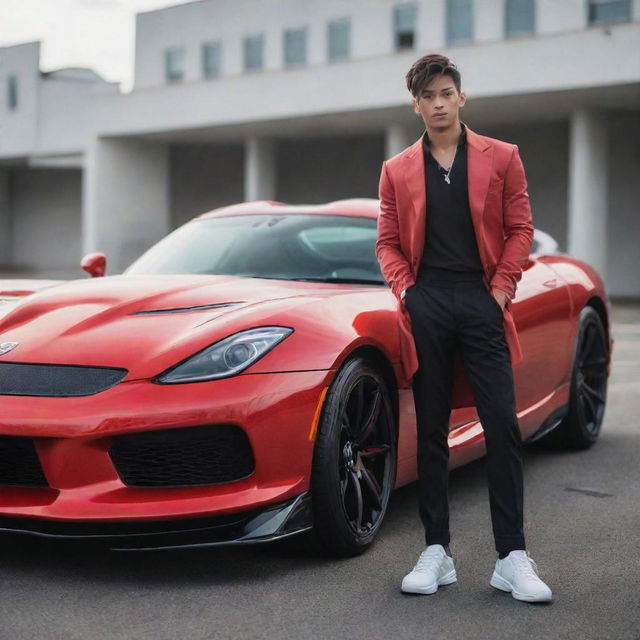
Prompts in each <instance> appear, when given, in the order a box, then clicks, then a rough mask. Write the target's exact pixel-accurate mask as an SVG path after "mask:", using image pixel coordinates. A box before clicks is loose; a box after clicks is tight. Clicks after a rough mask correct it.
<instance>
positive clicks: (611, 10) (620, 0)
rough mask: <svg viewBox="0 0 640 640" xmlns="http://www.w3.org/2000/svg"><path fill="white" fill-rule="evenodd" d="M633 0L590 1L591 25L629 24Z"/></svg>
mask: <svg viewBox="0 0 640 640" xmlns="http://www.w3.org/2000/svg"><path fill="white" fill-rule="evenodd" d="M630 20H631V0H589V24H608V23H610V22H629V21H630Z"/></svg>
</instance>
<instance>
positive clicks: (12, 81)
mask: <svg viewBox="0 0 640 640" xmlns="http://www.w3.org/2000/svg"><path fill="white" fill-rule="evenodd" d="M7 107H8V108H9V111H15V110H16V109H17V108H18V76H9V77H8V78H7Z"/></svg>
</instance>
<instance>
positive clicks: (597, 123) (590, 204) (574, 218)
mask: <svg viewBox="0 0 640 640" xmlns="http://www.w3.org/2000/svg"><path fill="white" fill-rule="evenodd" d="M607 171H608V149H607V132H606V125H605V122H604V120H603V119H602V117H601V116H600V115H599V114H598V113H596V112H593V111H588V110H586V109H580V110H578V111H575V112H574V113H573V114H572V116H571V125H570V133H569V228H568V252H569V254H571V255H572V256H575V257H576V258H579V259H580V260H584V261H585V262H588V263H589V264H590V265H592V266H593V267H594V268H595V269H596V270H597V271H598V273H599V274H600V276H602V278H603V279H606V263H607V251H606V249H607V217H608V211H607V208H608V202H607Z"/></svg>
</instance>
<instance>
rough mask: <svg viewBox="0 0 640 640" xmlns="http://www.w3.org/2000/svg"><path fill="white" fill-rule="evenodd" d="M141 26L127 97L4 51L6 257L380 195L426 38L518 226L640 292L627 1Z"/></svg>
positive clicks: (228, 15) (639, 149)
mask: <svg viewBox="0 0 640 640" xmlns="http://www.w3.org/2000/svg"><path fill="white" fill-rule="evenodd" d="M136 34H137V35H136V58H135V84H134V88H133V90H132V91H131V92H130V93H126V94H123V93H121V92H120V91H118V89H117V87H114V86H113V85H111V84H108V83H105V82H103V81H101V80H100V79H99V78H97V77H96V76H95V75H91V74H90V73H89V72H87V71H86V70H84V71H83V70H61V71H58V72H53V73H49V74H42V73H41V72H40V71H39V61H38V57H39V56H38V51H39V49H38V44H37V43H29V44H25V45H21V46H15V47H7V48H4V49H0V231H1V232H2V233H0V243H1V244H0V267H4V269H20V270H23V271H24V270H32V271H34V272H38V273H41V274H49V273H52V274H57V273H60V274H64V275H68V276H70V277H75V275H77V274H78V273H79V271H78V270H77V265H78V263H79V261H80V258H81V256H82V255H83V254H84V253H86V252H89V251H96V250H99V251H105V252H106V253H107V258H108V272H109V273H116V272H118V271H120V270H122V269H123V268H124V267H126V266H127V265H128V264H129V263H130V262H131V261H132V260H133V259H134V258H135V257H137V256H138V255H139V253H140V252H142V251H143V250H144V249H146V248H147V247H148V246H150V245H151V244H152V243H154V242H155V241H157V240H158V239H159V238H161V237H162V236H163V235H165V234H166V233H167V232H168V231H170V230H171V229H173V228H175V227H176V226H178V225H179V224H181V223H182V222H184V221H186V220H187V219H189V218H190V217H192V216H194V215H196V214H198V213H200V212H203V211H206V210H209V209H212V208H214V207H217V206H220V205H224V204H229V203H234V202H240V201H243V200H253V199H274V200H281V201H285V202H294V203H304V202H308V203H317V202H324V201H329V200H334V199H338V198H344V197H367V196H368V197H376V195H377V186H378V179H379V175H380V166H381V163H382V161H383V160H384V159H385V158H386V157H389V156H390V155H393V154H395V153H397V152H398V151H400V150H402V149H403V148H404V147H406V146H407V145H409V144H411V143H412V142H414V141H415V140H416V139H417V138H418V137H419V136H420V135H421V133H422V132H423V130H424V129H423V123H422V121H421V120H420V119H418V118H417V117H416V115H415V114H414V113H413V111H412V109H411V106H410V99H411V96H410V94H409V92H408V91H407V89H406V86H405V81H404V76H405V74H406V72H407V70H408V69H409V67H410V65H411V64H412V63H413V61H414V60H415V59H417V58H418V57H419V56H421V55H423V54H425V53H428V52H441V53H444V54H445V55H448V56H450V57H451V58H452V59H453V60H454V61H455V62H456V64H457V65H458V68H459V69H460V71H461V73H462V83H463V90H465V91H466V92H467V94H468V102H467V105H466V106H465V107H464V110H463V116H464V117H463V119H464V121H465V122H466V123H467V124H468V125H469V126H470V127H471V128H473V129H474V130H476V131H477V132H479V133H484V134H486V135H490V136H494V137H498V138H501V139H504V140H508V141H510V142H514V143H516V144H518V145H519V147H520V151H521V155H522V158H523V161H524V164H525V169H526V171H527V177H528V181H529V193H530V196H531V202H532V210H533V219H534V224H535V225H536V226H537V227H539V228H541V229H543V230H545V231H548V232H549V233H551V234H552V235H553V236H554V237H555V238H556V239H557V240H558V242H559V244H560V248H561V250H563V251H567V252H569V253H570V254H572V255H576V256H578V257H580V258H584V259H586V260H588V261H589V262H590V263H591V264H593V265H594V266H595V267H596V268H598V270H599V271H600V272H601V273H602V275H603V276H604V277H605V279H606V281H607V284H608V287H609V291H610V293H611V295H612V296H616V297H618V296H640V251H638V247H639V246H640V180H638V175H640V0H475V1H474V0H324V1H323V2H320V1H319V0H201V1H198V2H192V3H188V4H183V5H179V6H175V7H169V8H167V9H162V10H158V11H152V12H148V13H142V14H139V15H138V16H137V26H136Z"/></svg>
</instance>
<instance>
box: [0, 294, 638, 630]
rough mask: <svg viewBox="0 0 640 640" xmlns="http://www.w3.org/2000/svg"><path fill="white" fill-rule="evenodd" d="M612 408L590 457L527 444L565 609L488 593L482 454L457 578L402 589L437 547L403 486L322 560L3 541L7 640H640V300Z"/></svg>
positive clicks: (532, 512)
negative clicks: (419, 589) (375, 527)
mask: <svg viewBox="0 0 640 640" xmlns="http://www.w3.org/2000/svg"><path fill="white" fill-rule="evenodd" d="M613 318H614V321H615V324H614V337H615V339H616V343H615V345H614V354H613V365H612V375H611V377H610V379H609V388H608V404H607V408H606V412H605V418H604V424H603V428H602V432H601V435H600V438H599V440H598V442H597V443H596V445H595V446H594V447H592V448H590V449H588V450H586V451H581V452H569V453H567V452H553V451H548V450H544V449H541V448H539V447H535V446H527V447H526V448H525V457H524V470H525V500H524V508H525V535H526V539H527V549H528V550H529V553H530V554H531V556H532V557H533V558H534V559H535V561H536V563H537V565H538V568H539V571H540V575H541V577H542V578H543V580H545V582H547V584H548V585H549V586H550V587H551V589H552V590H553V593H554V600H553V601H552V602H551V603H537V604H531V603H525V602H520V601H518V600H515V599H514V598H512V597H511V595H510V594H508V593H505V592H502V591H499V590H497V589H495V588H493V587H491V586H490V585H489V579H490V577H491V573H492V571H493V568H494V564H495V558H496V554H495V550H494V547H493V539H492V536H491V522H490V513H489V502H488V492H487V485H486V475H485V466H484V459H481V460H477V461H475V462H473V463H471V464H470V465H467V466H465V467H463V468H460V469H456V470H454V471H453V472H452V474H451V479H450V507H451V522H450V524H451V530H452V540H451V551H452V553H453V555H454V559H455V563H456V569H457V574H458V581H457V582H456V583H454V584H452V585H448V586H444V587H440V589H439V590H438V592H437V593H435V594H433V595H425V596H415V595H404V594H402V593H401V592H400V582H401V580H402V577H403V575H404V574H405V573H407V572H408V571H409V570H411V568H412V567H413V564H414V563H415V561H416V560H417V557H418V554H419V553H420V551H421V550H422V548H423V534H422V529H421V525H420V522H419V519H418V513H417V493H416V485H415V484H413V485H410V486H408V487H403V488H402V489H399V490H397V491H396V492H394V494H393V496H392V502H391V505H390V508H389V511H388V514H387V517H386V520H385V522H384V524H383V527H382V529H381V531H380V535H379V537H378V539H377V541H376V543H375V544H374V546H373V547H372V548H371V549H370V550H369V551H368V552H367V553H365V554H364V555H361V556H359V557H357V558H350V559H346V560H327V559H322V558H317V557H314V556H313V555H312V554H311V553H310V552H309V550H308V549H307V548H306V545H305V544H304V541H303V540H302V539H298V540H294V539H292V540H290V541H289V542H287V543H284V542H281V543H278V544H276V545H270V546H266V545H264V546H259V547H258V546H254V547H246V548H239V547H228V548H214V549H208V550H189V551H186V550H183V551H170V552H151V553H143V554H129V553H117V552H109V551H104V550H100V549H96V548H94V547H91V546H86V545H78V544H72V543H53V542H46V541H39V540H35V539H22V538H14V537H4V538H1V539H0V639H1V640H5V639H7V640H8V639H22V638H24V639H29V640H33V639H37V638H43V639H58V638H59V639H61V640H62V639H64V640H75V639H78V640H80V639H82V640H87V639H91V640H93V639H103V638H104V639H109V640H112V639H121V638H122V639H124V638H127V639H146V638H150V639H153V640H164V639H167V640H173V639H175V638H185V639H189V640H190V639H194V640H195V639H204V638H207V639H208V638H211V639H227V638H229V639H234V640H238V639H254V638H255V639H258V638H265V639H266V638H268V639H289V638H290V639H296V640H302V639H306V638H310V639H311V638H313V640H324V639H334V638H335V639H343V638H367V639H368V640H377V639H380V640H390V639H394V640H395V639H398V640H410V639H413V638H416V639H431V638H433V639H449V638H451V639H455V640H467V639H470V640H475V639H479V640H480V639H482V640H485V639H487V640H493V639H502V638H504V639H507V638H508V639H509V640H518V639H520V638H523V639H524V638H526V639H527V640H538V639H542V638H544V639H549V640H556V639H557V640H565V639H566V640H578V639H579V640H640V472H639V468H638V463H639V461H640V417H639V416H640V307H638V305H635V306H634V305H629V306H621V307H614V310H613Z"/></svg>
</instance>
